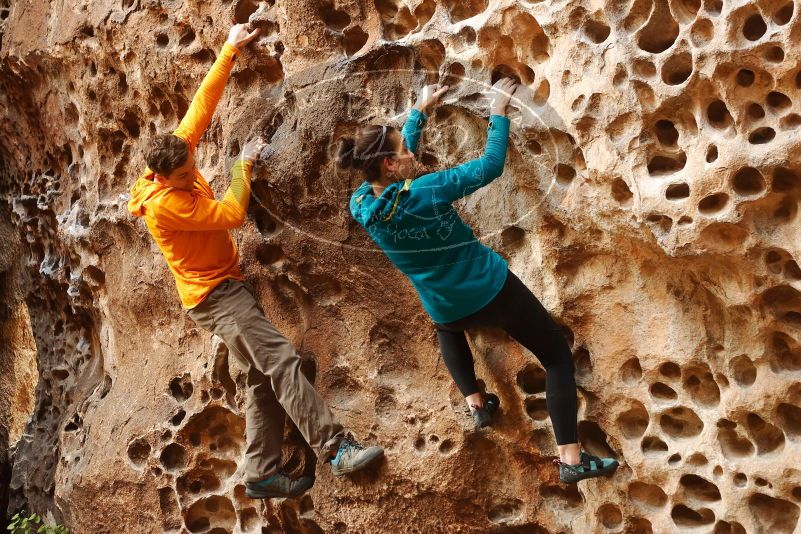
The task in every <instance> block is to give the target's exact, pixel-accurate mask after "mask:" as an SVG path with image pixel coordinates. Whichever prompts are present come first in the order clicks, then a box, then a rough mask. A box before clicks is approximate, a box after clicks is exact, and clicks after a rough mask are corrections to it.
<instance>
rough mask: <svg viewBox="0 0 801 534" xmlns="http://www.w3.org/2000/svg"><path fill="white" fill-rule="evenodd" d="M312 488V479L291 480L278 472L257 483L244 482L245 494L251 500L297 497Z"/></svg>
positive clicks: (308, 477)
mask: <svg viewBox="0 0 801 534" xmlns="http://www.w3.org/2000/svg"><path fill="white" fill-rule="evenodd" d="M312 486H314V477H310V476H302V477H300V478H296V479H292V478H289V477H288V476H286V475H285V474H284V473H282V472H281V471H278V472H277V473H275V474H274V475H272V476H270V477H267V478H265V479H264V480H260V481H259V482H245V494H246V495H247V496H248V497H250V498H251V499H269V498H286V497H297V496H298V495H301V494H303V493H304V492H305V491H306V490H308V489H309V488H311V487H312Z"/></svg>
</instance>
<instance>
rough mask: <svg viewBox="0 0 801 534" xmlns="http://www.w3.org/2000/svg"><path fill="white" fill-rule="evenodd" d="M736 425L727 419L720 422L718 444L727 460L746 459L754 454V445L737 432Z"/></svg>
mask: <svg viewBox="0 0 801 534" xmlns="http://www.w3.org/2000/svg"><path fill="white" fill-rule="evenodd" d="M735 428H736V424H734V423H732V422H731V421H728V420H726V419H721V420H720V421H718V444H719V445H720V450H721V452H722V453H723V456H724V457H725V458H727V459H734V458H746V457H748V456H751V455H752V454H754V445H753V443H751V442H750V441H749V440H748V439H747V438H744V437H741V436H740V435H739V434H738V433H737V431H736V430H735Z"/></svg>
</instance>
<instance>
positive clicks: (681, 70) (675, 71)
mask: <svg viewBox="0 0 801 534" xmlns="http://www.w3.org/2000/svg"><path fill="white" fill-rule="evenodd" d="M692 73H693V58H692V56H691V55H690V53H689V52H682V53H680V54H677V55H675V56H673V57H672V58H670V59H669V60H667V61H666V62H665V64H664V65H663V66H662V81H663V82H665V83H666V84H668V85H681V84H683V83H684V82H685V81H687V78H689V77H690V75H691V74H692Z"/></svg>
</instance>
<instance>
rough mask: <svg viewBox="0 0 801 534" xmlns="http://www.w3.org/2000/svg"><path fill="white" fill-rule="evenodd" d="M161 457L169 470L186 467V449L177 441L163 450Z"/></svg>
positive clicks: (162, 463)
mask: <svg viewBox="0 0 801 534" xmlns="http://www.w3.org/2000/svg"><path fill="white" fill-rule="evenodd" d="M159 459H160V460H161V465H163V466H164V468H165V469H167V471H176V470H178V469H182V468H184V467H186V462H187V457H186V450H185V449H184V448H183V447H182V446H181V445H179V444H177V443H170V444H169V445H167V446H166V447H164V450H163V451H161V456H160V457H159Z"/></svg>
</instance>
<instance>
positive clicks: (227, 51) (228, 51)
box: [220, 41, 239, 60]
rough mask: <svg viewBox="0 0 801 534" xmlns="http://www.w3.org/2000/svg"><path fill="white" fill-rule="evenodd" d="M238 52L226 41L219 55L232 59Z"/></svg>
mask: <svg viewBox="0 0 801 534" xmlns="http://www.w3.org/2000/svg"><path fill="white" fill-rule="evenodd" d="M238 53H239V49H238V48H237V47H235V46H234V45H232V44H231V43H229V42H227V41H226V43H225V44H224V45H223V47H222V50H221V51H220V55H222V56H225V57H227V58H228V59H230V60H233V59H234V57H235V56H236V55H237V54H238Z"/></svg>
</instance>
